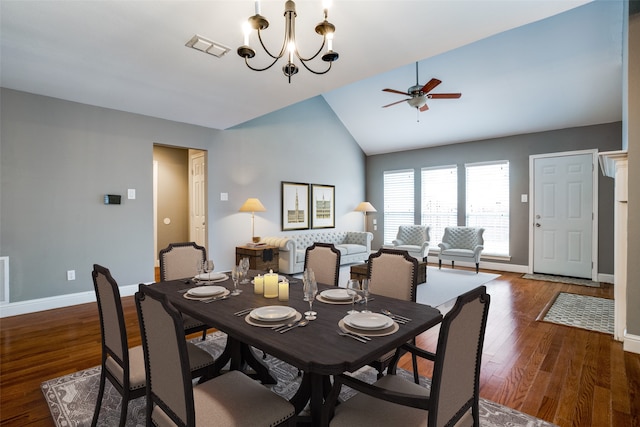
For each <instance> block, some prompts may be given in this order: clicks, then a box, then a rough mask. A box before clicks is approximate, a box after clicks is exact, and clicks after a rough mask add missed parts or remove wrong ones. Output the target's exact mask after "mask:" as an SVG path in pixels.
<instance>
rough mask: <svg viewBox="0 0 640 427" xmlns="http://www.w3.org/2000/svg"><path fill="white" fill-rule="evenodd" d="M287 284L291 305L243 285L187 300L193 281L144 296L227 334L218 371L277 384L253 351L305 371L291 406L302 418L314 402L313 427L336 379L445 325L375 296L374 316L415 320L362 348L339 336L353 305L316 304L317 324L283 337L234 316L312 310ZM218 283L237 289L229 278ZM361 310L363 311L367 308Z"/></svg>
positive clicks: (150, 288)
mask: <svg viewBox="0 0 640 427" xmlns="http://www.w3.org/2000/svg"><path fill="white" fill-rule="evenodd" d="M263 273H264V272H262V271H255V270H250V271H249V273H248V276H247V277H248V278H249V279H250V280H252V279H253V277H254V276H255V275H257V274H263ZM288 280H289V283H290V286H289V300H288V301H286V302H283V301H279V300H278V298H265V297H264V296H262V295H259V294H255V293H254V291H253V285H252V284H244V285H243V284H241V285H239V288H240V289H242V290H243V292H242V293H241V294H240V295H238V296H230V297H229V298H227V299H223V300H218V301H213V302H211V303H203V302H201V301H196V300H191V299H187V298H185V297H184V290H185V289H187V288H189V287H193V286H195V284H194V283H193V281H191V280H188V279H184V280H172V281H166V282H158V283H154V284H151V285H141V287H144V292H148V293H150V294H153V295H156V296H162V295H165V296H166V297H167V298H168V300H169V301H171V303H172V304H173V305H174V306H175V307H176V308H177V309H178V310H180V311H181V312H183V313H186V314H188V315H190V316H192V317H194V318H196V319H198V320H201V321H202V322H204V323H206V324H207V325H209V326H211V327H212V328H216V329H218V330H220V331H222V332H225V333H226V334H227V335H228V338H227V346H226V348H225V350H224V352H223V354H222V355H221V356H220V357H218V358H217V360H216V363H217V369H222V368H223V367H224V366H225V365H226V364H227V362H231V363H230V368H231V369H243V367H245V366H246V365H247V364H248V365H249V366H251V368H253V369H254V371H255V372H256V373H257V374H258V377H259V378H260V380H261V381H263V382H264V383H273V382H274V381H275V379H274V378H273V377H272V376H271V375H270V373H269V371H268V367H267V365H265V364H264V363H263V362H262V360H261V358H260V357H259V356H257V355H256V354H255V353H254V351H253V350H252V347H254V348H257V349H260V350H262V351H264V352H266V353H267V354H269V355H271V356H273V357H276V358H278V359H280V360H282V361H284V362H287V363H289V364H290V365H293V366H294V367H296V368H298V369H300V370H301V371H302V372H303V377H302V381H301V385H300V387H299V388H298V390H297V392H296V394H295V395H294V396H293V397H292V398H291V403H292V404H293V405H294V406H295V408H296V410H297V412H298V413H300V412H301V411H302V410H303V409H304V408H305V406H306V405H307V404H308V403H309V405H310V413H311V424H312V425H319V424H320V419H321V409H322V405H323V403H324V397H325V396H326V393H327V392H328V386H330V378H331V376H332V375H337V374H341V373H343V372H353V371H356V370H358V369H359V368H361V367H363V366H366V365H367V364H368V363H369V362H371V361H374V360H376V359H377V358H379V357H381V356H382V355H384V354H386V353H388V352H389V351H392V350H394V349H395V348H397V347H399V346H400V345H401V344H402V343H405V342H407V341H409V340H410V339H411V338H413V337H415V336H417V335H419V334H421V333H422V332H424V331H426V330H427V329H429V328H431V327H433V326H435V325H437V324H438V323H440V322H441V321H442V315H441V313H440V312H439V311H438V310H437V309H435V308H433V307H430V306H427V305H422V304H417V303H413V302H408V301H402V300H397V299H393V298H387V297H383V296H380V295H372V296H373V297H374V299H373V300H372V301H370V302H369V303H368V306H369V309H370V310H371V311H373V312H380V310H382V309H387V310H390V311H391V312H392V313H397V314H399V315H402V316H405V317H407V318H410V319H411V321H410V322H407V323H406V324H400V325H399V329H398V331H397V332H395V333H393V334H391V335H387V336H382V337H372V339H371V340H370V341H368V342H367V343H362V342H359V341H356V340H354V339H351V338H348V337H343V336H340V335H339V334H338V330H339V327H338V322H339V321H340V320H341V319H342V318H343V317H345V316H346V314H347V311H348V310H350V309H351V305H350V304H346V305H345V304H327V303H323V302H320V301H317V300H316V301H314V303H313V309H314V311H316V312H317V313H318V314H317V319H316V320H313V321H311V322H309V324H308V325H306V326H304V327H299V328H295V329H292V330H291V331H289V332H286V333H282V334H281V333H278V332H276V331H274V330H272V329H270V328H263V327H257V326H252V325H250V324H249V323H247V321H246V320H245V316H236V315H234V313H236V312H238V311H240V310H244V309H248V308H252V307H253V308H258V307H263V306H269V305H287V306H290V307H293V308H295V309H296V310H297V311H298V312H300V313H304V312H305V311H307V310H308V309H309V303H308V302H306V301H304V300H303V290H302V280H300V279H297V278H292V277H289V278H288ZM215 284H216V285H220V286H224V287H226V288H227V289H229V290H232V289H233V283H232V281H231V280H230V279H229V280H227V281H223V282H219V283H215ZM329 288H331V287H330V286H326V285H323V284H318V292H321V291H322V290H324V289H329ZM356 307H357V308H358V309H360V310H362V309H363V306H362V305H356Z"/></svg>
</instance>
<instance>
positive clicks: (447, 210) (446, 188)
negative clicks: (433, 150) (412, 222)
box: [421, 165, 458, 248]
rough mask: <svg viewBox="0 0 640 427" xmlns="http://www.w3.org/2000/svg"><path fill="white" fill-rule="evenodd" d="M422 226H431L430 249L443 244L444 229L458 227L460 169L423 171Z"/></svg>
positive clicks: (442, 168) (440, 168)
mask: <svg viewBox="0 0 640 427" xmlns="http://www.w3.org/2000/svg"><path fill="white" fill-rule="evenodd" d="M421 178H422V217H421V222H422V225H425V226H430V227H431V230H430V238H431V245H430V247H435V248H437V245H438V243H440V242H442V235H443V234H444V228H445V227H449V226H456V225H458V167H457V166H455V165H454V166H442V167H437V168H424V169H422V177H421Z"/></svg>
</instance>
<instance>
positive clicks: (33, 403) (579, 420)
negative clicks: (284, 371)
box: [0, 273, 640, 427]
mask: <svg viewBox="0 0 640 427" xmlns="http://www.w3.org/2000/svg"><path fill="white" fill-rule="evenodd" d="M521 276H522V274H517V273H502V276H501V277H499V278H498V279H496V280H493V281H492V282H490V283H488V284H487V288H488V291H489V293H490V294H491V308H490V314H489V322H488V326H487V334H486V339H485V345H484V353H483V360H482V373H481V389H480V395H481V396H482V397H483V398H486V399H490V400H493V401H495V402H498V403H501V404H503V405H506V406H509V407H511V408H515V409H517V410H520V411H523V412H526V413H528V414H531V415H533V416H536V417H539V418H542V419H544V420H547V421H550V422H553V423H555V424H558V425H559V426H561V427H564V426H585V427H588V426H594V427H596V426H597V427H601V426H616V427H619V426H634V427H636V426H640V355H637V354H632V353H628V352H627V353H625V352H624V351H623V350H622V344H621V343H619V342H616V341H613V339H612V337H611V336H610V335H606V334H601V333H597V332H589V331H583V330H580V329H577V328H571V327H565V326H559V325H554V324H551V323H546V322H539V321H536V318H537V317H538V315H539V314H540V312H541V311H542V310H543V308H544V307H545V305H546V304H547V303H548V302H549V301H550V300H551V298H552V297H553V296H554V295H555V294H556V293H557V292H560V291H564V292H573V293H580V294H585V295H593V296H600V297H607V298H612V297H613V287H612V286H610V285H605V286H604V287H602V288H587V287H583V286H576V285H565V284H559V283H551V282H540V281H533V280H526V279H522V277H521ZM123 306H124V311H125V317H126V319H127V328H128V331H129V344H130V345H137V344H139V343H140V333H139V331H138V328H137V318H136V313H135V306H134V303H133V298H132V297H125V298H123ZM0 336H1V348H0V425H2V426H7V427H8V426H28V425H32V426H53V421H52V419H51V415H50V414H49V409H48V407H47V405H46V403H45V401H44V397H43V395H42V392H41V391H40V383H41V382H42V381H44V380H47V379H51V378H55V377H59V376H61V375H65V374H69V373H72V372H75V371H78V370H81V369H86V368H90V367H93V366H96V365H98V364H99V361H100V326H99V322H98V314H97V307H96V305H95V303H92V304H83V305H78V306H74V307H69V308H62V309H56V310H49V311H45V312H40V313H34V314H26V315H21V316H14V317H9V318H5V319H0ZM436 340H437V330H432V331H428V332H426V333H424V334H423V335H421V336H420V337H419V339H418V344H419V345H420V346H422V347H424V348H427V349H431V350H433V349H435V345H436ZM403 365H404V366H403V367H405V368H407V369H410V363H409V362H408V361H407V360H403ZM430 369H431V366H430V365H428V364H426V363H424V364H421V365H420V373H421V374H423V375H429V374H430Z"/></svg>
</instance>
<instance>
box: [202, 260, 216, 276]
mask: <svg viewBox="0 0 640 427" xmlns="http://www.w3.org/2000/svg"><path fill="white" fill-rule="evenodd" d="M213 267H214V264H213V261H212V260H210V259H208V260H206V261H205V262H203V263H202V270H203V271H204V272H205V273H206V274H207V275H206V279H205V281H209V280H210V279H211V275H209V273H211V272H212V271H213Z"/></svg>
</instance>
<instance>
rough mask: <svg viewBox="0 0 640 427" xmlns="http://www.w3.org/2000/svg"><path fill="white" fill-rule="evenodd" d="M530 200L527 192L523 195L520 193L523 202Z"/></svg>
mask: <svg viewBox="0 0 640 427" xmlns="http://www.w3.org/2000/svg"><path fill="white" fill-rule="evenodd" d="M528 200H529V198H528V197H527V195H526V194H521V195H520V201H521V202H522V203H527V201H528Z"/></svg>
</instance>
